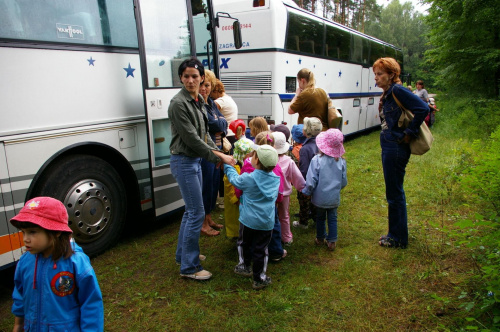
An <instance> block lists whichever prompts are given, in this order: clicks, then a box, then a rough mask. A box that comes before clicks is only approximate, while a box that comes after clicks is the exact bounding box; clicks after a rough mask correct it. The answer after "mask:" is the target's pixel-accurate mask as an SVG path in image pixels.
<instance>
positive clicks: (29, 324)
mask: <svg viewBox="0 0 500 332" xmlns="http://www.w3.org/2000/svg"><path fill="white" fill-rule="evenodd" d="M71 243H72V246H73V250H74V252H75V253H74V254H73V255H71V257H69V258H66V259H65V258H61V259H59V260H58V261H57V262H55V263H54V261H53V260H52V256H50V257H48V258H44V257H43V255H41V254H36V255H33V254H30V253H25V254H24V255H22V256H21V259H20V260H19V262H18V263H17V267H16V273H15V276H14V292H13V293H12V298H13V300H14V303H13V305H12V313H13V314H14V315H15V316H17V317H24V330H25V331H71V332H74V331H93V332H95V331H103V330H104V307H103V302H102V294H101V290H100V288H99V284H98V283H97V277H96V275H95V273H94V269H93V268H92V266H91V265H90V260H89V258H88V256H87V255H85V253H84V252H83V251H82V248H80V246H78V245H77V244H76V243H75V242H73V241H72V242H71Z"/></svg>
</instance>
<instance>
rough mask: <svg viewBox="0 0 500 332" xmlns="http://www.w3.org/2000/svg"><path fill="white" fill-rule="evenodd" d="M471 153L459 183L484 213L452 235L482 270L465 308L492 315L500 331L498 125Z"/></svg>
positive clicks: (499, 158) (476, 314)
mask: <svg viewBox="0 0 500 332" xmlns="http://www.w3.org/2000/svg"><path fill="white" fill-rule="evenodd" d="M472 150H473V151H474V152H473V154H474V158H473V162H472V163H471V164H470V166H469V167H468V168H466V169H465V171H464V173H463V176H462V178H461V181H460V183H461V185H462V186H463V188H464V189H465V191H466V192H468V193H469V194H470V198H471V200H472V202H475V204H477V205H478V206H481V207H484V208H483V211H484V213H483V214H476V215H475V216H474V218H469V219H465V220H463V221H460V222H458V223H457V225H458V226H459V227H460V228H461V229H462V230H463V231H464V232H462V233H460V234H453V235H455V236H457V235H458V236H459V237H460V238H461V239H462V241H461V242H462V243H463V244H465V245H466V246H468V247H470V248H471V249H473V252H474V257H475V258H476V260H477V262H478V265H479V266H480V269H481V274H480V275H478V276H476V280H475V281H477V282H478V283H477V284H476V285H477V286H479V287H477V288H479V289H478V291H477V293H476V296H475V298H474V301H473V302H470V303H467V304H466V306H465V307H466V309H468V310H472V309H474V313H475V316H476V318H479V317H481V316H483V315H484V314H487V315H488V316H491V317H492V322H491V323H492V326H493V327H494V328H500V249H499V248H500V219H499V208H500V205H499V204H500V203H499V202H500V154H499V152H498V151H500V126H497V128H496V130H495V131H494V132H493V133H492V134H491V136H490V138H489V139H487V140H475V141H474V143H473V145H472ZM483 319H484V317H483Z"/></svg>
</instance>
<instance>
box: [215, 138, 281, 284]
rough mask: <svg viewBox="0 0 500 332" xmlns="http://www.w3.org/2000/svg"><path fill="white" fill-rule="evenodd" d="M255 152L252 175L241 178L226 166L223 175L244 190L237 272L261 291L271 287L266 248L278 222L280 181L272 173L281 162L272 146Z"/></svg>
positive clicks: (244, 175) (260, 147)
mask: <svg viewBox="0 0 500 332" xmlns="http://www.w3.org/2000/svg"><path fill="white" fill-rule="evenodd" d="M254 150H255V152H254V153H253V155H252V158H251V163H252V166H253V167H254V168H255V170H254V171H253V172H251V173H243V174H241V175H239V174H238V172H237V171H236V170H235V169H234V168H233V167H231V166H226V165H225V166H224V172H225V173H226V175H227V177H228V179H229V182H231V183H232V184H233V185H234V186H235V187H236V188H239V189H241V190H242V191H243V194H242V196H241V199H240V201H241V204H240V217H239V221H240V236H239V238H238V255H239V263H238V265H236V267H235V268H234V272H235V273H236V274H239V275H242V276H245V277H250V276H253V284H252V287H253V288H254V289H261V288H264V287H266V286H267V285H269V284H271V278H270V277H268V276H267V275H266V270H267V261H268V259H267V257H268V251H267V247H268V244H269V242H270V241H271V236H272V233H273V227H274V223H275V202H276V199H277V198H278V191H279V185H280V178H279V176H277V175H276V174H274V172H273V169H274V168H275V167H276V165H277V163H278V153H277V152H276V150H275V149H274V148H273V147H272V146H270V145H261V146H254ZM252 262H253V266H252V268H250V266H251V265H252Z"/></svg>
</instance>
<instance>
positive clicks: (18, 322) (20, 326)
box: [12, 317, 24, 332]
mask: <svg viewBox="0 0 500 332" xmlns="http://www.w3.org/2000/svg"><path fill="white" fill-rule="evenodd" d="M23 331H24V317H16V318H15V320H14V328H13V329H12V332H23Z"/></svg>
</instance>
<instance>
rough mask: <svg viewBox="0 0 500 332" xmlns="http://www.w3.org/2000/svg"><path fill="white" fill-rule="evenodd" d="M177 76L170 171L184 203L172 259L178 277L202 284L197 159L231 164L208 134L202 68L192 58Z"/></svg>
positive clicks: (202, 214) (207, 275) (201, 217)
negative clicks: (178, 268)
mask: <svg viewBox="0 0 500 332" xmlns="http://www.w3.org/2000/svg"><path fill="white" fill-rule="evenodd" d="M178 74H179V77H180V80H181V82H182V84H183V85H184V86H183V88H182V89H181V91H179V93H177V94H176V95H175V96H174V97H173V98H172V100H171V102H170V106H169V108H168V117H169V118H170V121H171V130H172V141H171V143H170V153H171V158H170V169H171V171H172V174H173V175H174V177H175V179H176V181H177V183H178V184H179V189H180V191H181V195H182V198H183V199H184V202H185V212H184V215H183V216H182V222H181V226H180V229H179V237H178V242H177V251H176V254H175V259H176V261H177V262H178V263H180V264H181V270H180V272H181V276H182V277H186V278H191V279H196V280H206V279H210V278H211V277H212V274H211V273H210V272H208V271H206V270H204V269H203V267H202V266H201V264H200V246H199V239H200V230H201V226H202V224H203V220H204V219H205V210H204V208H203V197H202V185H203V182H202V176H201V159H202V158H204V159H206V160H208V161H210V162H213V163H218V162H223V163H225V164H229V165H234V164H235V161H234V159H233V157H232V156H228V155H225V154H224V153H222V152H221V151H219V150H218V149H217V147H216V146H215V144H214V142H213V141H212V139H211V138H210V135H209V134H208V123H207V122H208V120H207V114H206V111H205V110H204V107H203V105H204V100H203V97H202V96H201V95H200V94H199V89H200V84H201V83H202V82H203V81H204V79H205V71H204V68H203V65H202V64H201V62H200V61H198V60H197V59H196V58H191V59H187V60H184V61H183V62H182V63H181V65H180V66H179V70H178Z"/></svg>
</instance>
